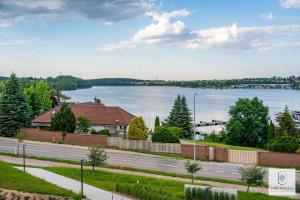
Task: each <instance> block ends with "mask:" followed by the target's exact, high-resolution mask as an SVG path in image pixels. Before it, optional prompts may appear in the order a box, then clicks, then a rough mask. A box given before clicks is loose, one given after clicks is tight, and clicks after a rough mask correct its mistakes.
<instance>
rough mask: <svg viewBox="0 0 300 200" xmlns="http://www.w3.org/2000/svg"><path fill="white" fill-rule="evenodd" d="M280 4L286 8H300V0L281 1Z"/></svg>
mask: <svg viewBox="0 0 300 200" xmlns="http://www.w3.org/2000/svg"><path fill="white" fill-rule="evenodd" d="M280 4H281V6H282V7H284V8H287V9H288V8H300V0H281V1H280Z"/></svg>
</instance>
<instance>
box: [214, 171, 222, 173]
mask: <svg viewBox="0 0 300 200" xmlns="http://www.w3.org/2000/svg"><path fill="white" fill-rule="evenodd" d="M215 172H217V173H224V171H215Z"/></svg>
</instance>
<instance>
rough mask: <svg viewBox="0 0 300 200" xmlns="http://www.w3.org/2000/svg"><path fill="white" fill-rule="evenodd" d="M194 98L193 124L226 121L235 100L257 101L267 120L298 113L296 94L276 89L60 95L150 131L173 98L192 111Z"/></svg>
mask: <svg viewBox="0 0 300 200" xmlns="http://www.w3.org/2000/svg"><path fill="white" fill-rule="evenodd" d="M195 92H197V93H198V95H197V96H196V121H197V122H199V121H200V120H205V121H211V120H212V119H217V120H227V119H228V110H229V107H230V106H231V105H233V104H234V102H235V101H237V100H238V98H245V97H248V98H252V97H255V96H257V97H259V98H260V99H262V100H263V101H264V104H265V105H267V106H268V107H269V109H270V116H271V117H272V118H274V113H276V112H279V111H282V110H283V109H284V106H285V105H288V107H289V108H290V109H291V110H300V91H295V90H279V89H273V90H272V89H270V90H269V89H224V90H221V89H195V88H179V87H152V86H149V87H146V86H145V87H134V86H132V87H127V86H121V87H120V86H102V87H93V88H90V89H81V90H74V91H64V93H65V94H66V95H68V96H70V97H71V98H72V99H71V101H73V102H86V101H92V100H93V98H94V96H97V97H98V98H100V99H101V101H102V102H103V103H104V104H105V105H108V106H119V107H121V108H123V109H125V110H127V111H129V112H130V113H132V114H134V115H137V116H143V118H144V120H145V122H146V123H147V124H148V126H150V127H153V123H154V118H155V116H156V115H157V116H159V117H160V118H161V119H165V118H166V117H167V116H168V114H169V112H170V110H171V107H172V104H173V102H174V99H175V98H176V95H177V94H181V95H185V96H186V98H187V100H188V104H189V107H190V109H191V110H192V111H193V94H194V93H195Z"/></svg>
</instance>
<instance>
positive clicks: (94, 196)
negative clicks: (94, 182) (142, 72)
mask: <svg viewBox="0 0 300 200" xmlns="http://www.w3.org/2000/svg"><path fill="white" fill-rule="evenodd" d="M16 168H17V169H19V170H23V168H22V167H16ZM26 172H27V173H29V174H31V175H33V176H36V177H38V178H41V179H44V180H46V181H47V182H50V183H53V184H55V185H57V186H59V187H62V188H65V189H68V190H72V191H74V192H75V193H80V192H81V189H80V188H81V183H80V182H79V181H76V180H73V179H70V178H67V177H64V176H61V175H58V174H55V173H52V172H49V171H47V170H44V169H39V168H30V167H29V168H26ZM83 193H84V195H85V196H86V198H88V199H91V200H112V199H114V200H131V199H129V198H126V197H123V196H120V195H118V194H114V193H111V192H108V191H105V190H102V189H99V188H96V187H94V186H91V185H88V184H83Z"/></svg>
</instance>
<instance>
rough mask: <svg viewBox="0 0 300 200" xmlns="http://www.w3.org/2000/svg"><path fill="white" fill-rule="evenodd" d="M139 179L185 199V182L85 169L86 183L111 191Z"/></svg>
mask: <svg viewBox="0 0 300 200" xmlns="http://www.w3.org/2000/svg"><path fill="white" fill-rule="evenodd" d="M46 169H47V170H49V171H52V172H54V173H58V174H60V175H63V176H66V177H69V178H72V179H77V180H79V179H80V170H79V169H70V168H62V167H48V168H46ZM137 181H139V184H141V185H145V186H147V187H151V188H152V189H153V190H157V191H159V190H161V191H163V192H166V193H170V194H172V195H174V196H175V197H176V199H182V200H183V199H184V193H183V188H184V183H183V182H177V181H168V180H160V179H156V178H149V177H141V176H132V175H126V174H116V173H111V172H103V171H94V172H93V171H92V170H85V172H84V182H85V183H88V184H90V185H93V186H95V187H99V188H102V189H105V190H109V191H114V190H115V189H116V183H117V182H118V183H121V184H136V183H137ZM238 198H239V200H290V198H283V197H271V196H267V195H264V194H256V193H249V194H247V193H246V192H239V197H238Z"/></svg>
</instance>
